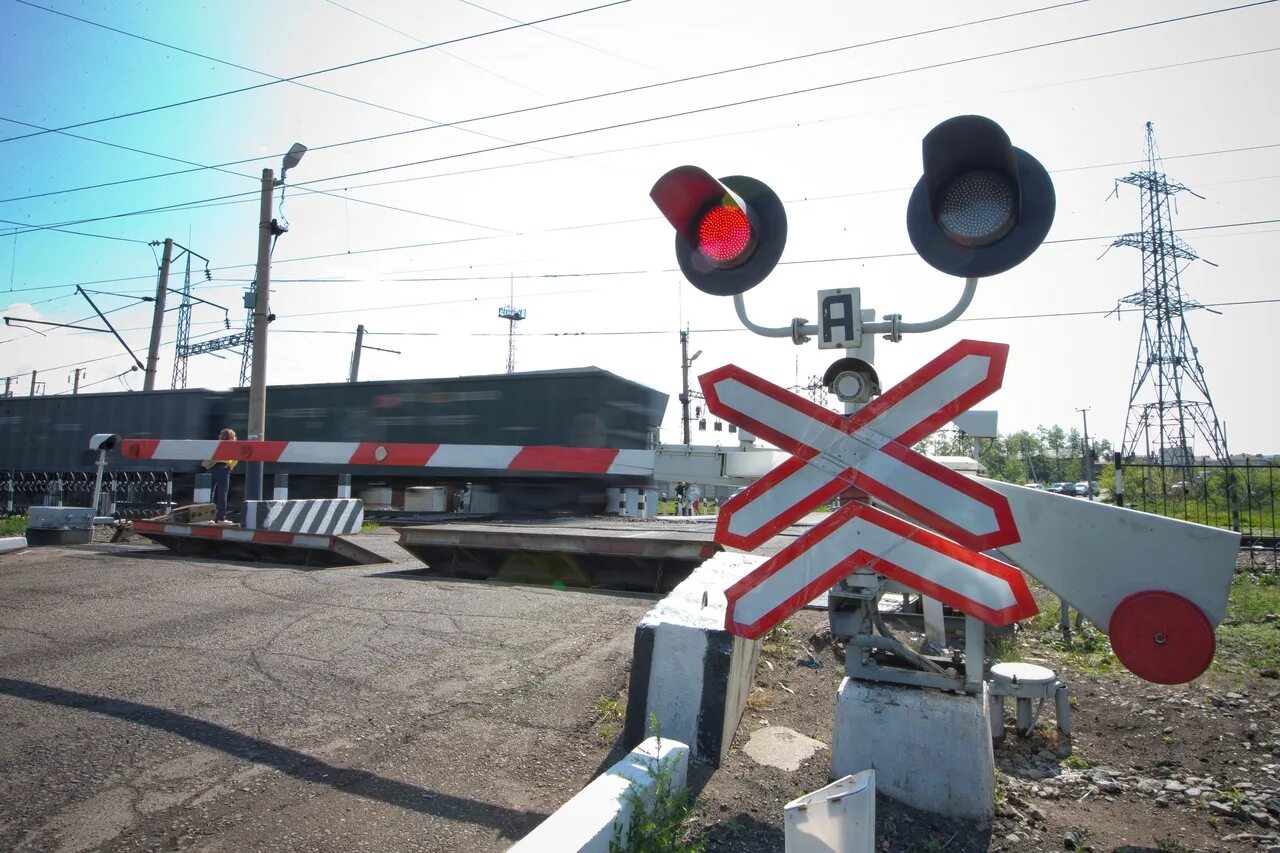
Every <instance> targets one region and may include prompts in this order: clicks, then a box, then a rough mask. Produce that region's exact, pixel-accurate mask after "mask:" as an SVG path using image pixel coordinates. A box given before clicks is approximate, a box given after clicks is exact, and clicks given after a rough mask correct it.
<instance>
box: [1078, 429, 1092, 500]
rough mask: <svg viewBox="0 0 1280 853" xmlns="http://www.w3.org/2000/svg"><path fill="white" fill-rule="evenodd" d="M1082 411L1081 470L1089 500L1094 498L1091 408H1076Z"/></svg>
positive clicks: (1086, 495)
mask: <svg viewBox="0 0 1280 853" xmlns="http://www.w3.org/2000/svg"><path fill="white" fill-rule="evenodd" d="M1076 411H1077V412H1079V413H1080V417H1082V418H1084V455H1083V457H1082V459H1083V462H1082V464H1081V470H1082V471H1084V481H1085V488H1086V489H1087V490H1088V491H1087V492H1086V494H1085V497H1087V498H1088V499H1089V500H1093V460H1092V459H1091V458H1090V453H1089V409H1088V407H1085V408H1083V409H1076Z"/></svg>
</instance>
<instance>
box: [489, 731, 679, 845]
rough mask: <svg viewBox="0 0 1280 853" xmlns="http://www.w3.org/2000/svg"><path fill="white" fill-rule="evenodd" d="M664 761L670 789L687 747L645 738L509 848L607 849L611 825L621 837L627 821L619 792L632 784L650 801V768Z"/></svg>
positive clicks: (627, 804)
mask: <svg viewBox="0 0 1280 853" xmlns="http://www.w3.org/2000/svg"><path fill="white" fill-rule="evenodd" d="M665 761H670V762H671V763H672V764H673V765H674V766H673V767H672V774H671V790H673V791H679V790H682V789H683V788H684V787H685V782H686V779H687V774H688V770H689V747H687V746H685V745H684V744H682V743H679V742H677V741H674V740H671V739H670V738H662V739H661V740H659V739H658V738H649V739H648V740H646V741H645V742H644V743H642V744H640V745H639V746H638V747H636V748H635V749H634V750H632V751H631V752H630V753H628V754H627V756H626V758H623V759H622V760H621V761H619V762H618V763H617V764H615V765H613V766H612V767H610V768H609V770H608V771H607V772H605V773H604V774H602V775H600V776H598V777H596V779H594V780H593V781H592V782H591V784H589V785H587V787H585V788H583V789H582V790H581V791H579V792H578V793H577V794H576V795H575V796H574V797H573V799H571V800H569V802H567V803H565V804H564V805H563V806H561V807H560V808H558V809H556V811H555V813H554V814H553V815H551V816H550V817H549V818H547V819H546V820H544V821H543V822H542V823H540V824H538V827H537V828H536V829H534V831H533V832H531V833H529V834H528V835H526V836H525V837H524V838H522V839H521V840H520V841H518V842H516V844H515V846H513V847H512V848H511V849H510V851H509V853H570V851H578V853H609V842H610V841H612V840H613V833H614V825H615V824H617V825H619V826H621V827H622V837H623V838H625V837H626V833H627V830H628V829H629V827H630V825H631V811H632V808H633V806H632V803H631V799H632V798H630V797H624V794H626V793H627V791H628V790H631V789H634V790H635V792H636V793H637V794H638V795H639V796H640V798H641V799H642V800H643V801H645V802H652V797H653V787H654V771H656V769H657V766H658V762H665Z"/></svg>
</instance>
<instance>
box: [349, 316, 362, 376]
mask: <svg viewBox="0 0 1280 853" xmlns="http://www.w3.org/2000/svg"><path fill="white" fill-rule="evenodd" d="M363 346H364V326H363V325H360V326H356V348H355V352H353V353H351V375H350V376H349V377H347V381H348V382H356V381H357V380H359V379H360V348H361V347H363Z"/></svg>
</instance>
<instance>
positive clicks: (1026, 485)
mask: <svg viewBox="0 0 1280 853" xmlns="http://www.w3.org/2000/svg"><path fill="white" fill-rule="evenodd" d="M1022 487H1023V488H1024V489H1036V490H1037V491H1041V492H1043V491H1044V486H1042V485H1040V484H1039V483H1023V484H1022Z"/></svg>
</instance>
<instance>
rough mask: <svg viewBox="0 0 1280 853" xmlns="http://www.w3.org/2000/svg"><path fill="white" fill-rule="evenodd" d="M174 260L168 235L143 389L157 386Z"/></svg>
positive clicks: (150, 389) (170, 239) (162, 257)
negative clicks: (162, 335)
mask: <svg viewBox="0 0 1280 853" xmlns="http://www.w3.org/2000/svg"><path fill="white" fill-rule="evenodd" d="M172 262H173V238H172V237H166V238H165V240H164V254H163V255H162V256H161V258H160V283H159V284H158V285H156V308H155V311H154V312H153V313H152V315H151V345H150V346H149V347H147V367H146V372H145V373H144V374H143V380H142V390H143V391H154V390H155V387H156V371H157V370H158V365H159V360H160V331H161V329H163V328H164V300H165V294H167V293H168V292H169V265H170V264H171V263H172ZM77 376H78V374H77Z"/></svg>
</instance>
